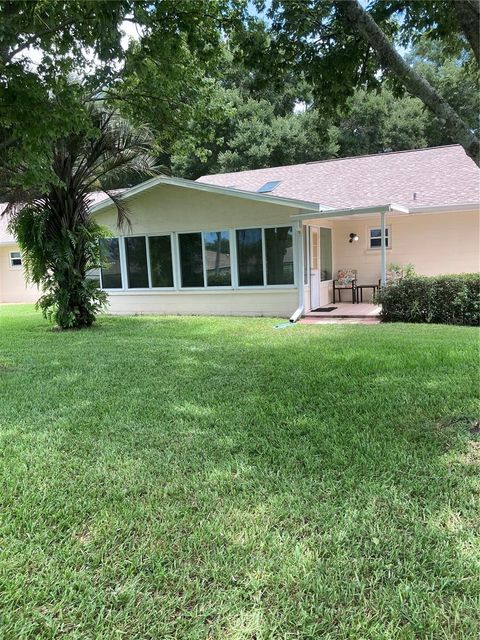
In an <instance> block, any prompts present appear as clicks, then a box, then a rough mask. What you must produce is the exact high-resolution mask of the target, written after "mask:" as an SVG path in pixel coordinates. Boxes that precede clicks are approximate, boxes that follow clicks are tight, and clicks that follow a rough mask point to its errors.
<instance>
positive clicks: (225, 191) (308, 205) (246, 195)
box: [90, 176, 328, 215]
mask: <svg viewBox="0 0 480 640" xmlns="http://www.w3.org/2000/svg"><path fill="white" fill-rule="evenodd" d="M161 184H166V185H172V186H175V187H181V188H184V189H193V190H195V191H204V192H207V193H217V194H220V195H226V196H232V197H234V198H243V199H245V200H254V201H256V202H265V203H269V204H277V205H281V206H286V207H293V208H295V209H304V210H306V211H309V212H310V211H314V212H316V213H317V215H318V213H319V212H320V211H325V210H327V209H328V207H326V206H323V205H320V204H318V203H317V202H309V201H308V200H297V199H294V198H282V197H280V196H271V195H264V194H260V193H255V192H252V191H242V190H241V189H232V188H231V187H219V186H217V185H212V184H207V183H203V182H195V181H194V180H186V179H184V178H169V177H167V176H159V177H156V178H152V179H151V180H147V181H146V182H142V184H139V185H137V186H135V187H132V188H131V189H129V190H128V191H125V192H124V193H123V194H122V195H121V196H120V198H121V200H128V199H129V198H132V197H133V196H136V195H138V194H140V193H142V192H143V191H147V190H148V189H151V188H152V187H155V186H157V185H161ZM112 204H113V203H112V201H111V200H110V198H106V199H105V200H102V201H101V202H99V203H98V204H96V205H94V206H93V207H92V208H91V209H90V212H91V213H97V212H98V211H102V210H103V209H106V208H107V207H110V206H112Z"/></svg>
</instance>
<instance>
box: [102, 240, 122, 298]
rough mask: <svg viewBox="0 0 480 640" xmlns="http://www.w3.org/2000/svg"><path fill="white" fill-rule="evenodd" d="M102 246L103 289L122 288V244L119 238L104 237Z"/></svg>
mask: <svg viewBox="0 0 480 640" xmlns="http://www.w3.org/2000/svg"><path fill="white" fill-rule="evenodd" d="M100 248H101V253H102V259H103V262H104V266H103V267H102V269H101V274H102V288H103V289H121V288H122V271H121V268H120V246H119V242H118V238H102V239H101V240H100Z"/></svg>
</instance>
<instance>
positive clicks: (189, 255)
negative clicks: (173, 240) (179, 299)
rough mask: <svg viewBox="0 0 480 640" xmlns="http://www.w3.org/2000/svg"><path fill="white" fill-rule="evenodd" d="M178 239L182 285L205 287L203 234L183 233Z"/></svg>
mask: <svg viewBox="0 0 480 640" xmlns="http://www.w3.org/2000/svg"><path fill="white" fill-rule="evenodd" d="M178 240H179V247H180V270H181V274H182V287H203V286H204V282H203V250H202V234H201V233H181V234H180V235H179V237H178Z"/></svg>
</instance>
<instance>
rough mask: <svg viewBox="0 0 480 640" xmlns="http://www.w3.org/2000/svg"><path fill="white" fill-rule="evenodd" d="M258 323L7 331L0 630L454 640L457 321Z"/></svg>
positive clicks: (463, 405)
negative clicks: (451, 422) (452, 419)
mask: <svg viewBox="0 0 480 640" xmlns="http://www.w3.org/2000/svg"><path fill="white" fill-rule="evenodd" d="M30 322H31V321H30ZM273 324H274V323H273V321H269V320H262V319H258V320H242V319H227V320H226V319H204V318H193V319H185V318H171V319H164V318H161V319H160V318H158V319H150V318H148V319H142V318H128V319H110V318H108V319H105V320H102V325H103V329H100V330H99V331H98V332H85V333H83V332H82V333H78V334H70V335H69V336H68V340H63V338H64V336H63V335H62V334H57V335H55V336H53V335H51V334H50V335H44V336H43V337H41V338H39V336H38V335H35V338H34V339H33V338H32V334H29V333H26V334H22V335H20V336H17V337H16V339H15V340H13V341H12V342H10V344H9V345H7V347H8V348H7V352H8V353H7V356H8V358H9V361H10V360H11V361H12V362H13V363H15V366H17V367H18V371H17V372H16V373H15V374H14V375H13V376H9V383H8V387H7V388H4V389H2V393H3V394H4V401H3V404H2V421H3V424H4V426H5V429H4V433H3V445H4V446H3V451H4V456H5V457H4V460H5V462H6V464H5V466H4V472H3V481H4V487H5V491H4V492H3V494H2V495H3V498H2V500H3V507H4V509H5V513H6V514H7V518H6V520H5V524H4V528H3V536H4V539H5V540H6V549H7V553H8V557H9V565H8V572H7V574H6V575H7V578H6V580H5V582H6V586H7V589H8V593H9V594H10V595H9V599H8V607H7V616H6V618H5V620H6V622H5V628H6V629H8V631H9V632H11V631H15V632H18V631H19V630H22V631H24V629H26V628H30V629H32V633H33V632H35V633H36V634H37V635H40V636H41V635H42V634H43V635H44V636H45V637H48V634H49V633H57V634H58V633H68V634H70V635H71V636H72V637H77V636H75V634H78V637H81V634H83V635H85V634H86V635H92V636H95V635H96V636H97V637H99V636H102V634H103V635H104V637H114V635H115V634H119V635H121V634H122V633H123V634H124V635H126V636H127V637H142V638H159V637H162V638H163V637H165V638H167V637H172V638H173V637H181V638H203V637H205V638H206V637H215V638H230V637H231V638H254V637H257V638H270V637H271V638H279V637H287V635H288V634H290V636H292V637H298V638H308V637H312V638H313V637H322V636H323V637H332V638H336V637H338V638H347V637H351V638H358V637H382V638H404V637H438V636H440V635H443V636H444V637H452V638H454V637H470V635H471V637H474V635H473V634H474V633H475V630H476V625H477V622H478V618H477V615H478V611H477V610H476V608H475V601H476V598H477V597H478V582H477V576H478V574H477V571H478V568H477V566H476V565H475V561H476V560H475V534H476V533H478V531H477V528H478V519H477V518H478V511H477V508H478V505H476V504H475V501H474V499H473V498H474V496H475V493H474V492H475V490H476V487H478V466H477V462H478V460H476V458H475V456H472V454H471V450H469V448H468V444H467V438H466V430H465V429H464V430H463V431H462V430H460V431H458V430H455V429H445V428H440V427H439V426H438V421H439V419H441V418H442V417H444V418H445V417H447V416H455V415H457V416H458V415H464V414H467V415H470V414H471V412H473V411H474V404H475V402H474V401H475V399H474V398H472V394H471V391H470V390H471V389H472V388H473V386H472V385H473V384H474V383H475V379H476V376H477V371H476V363H475V357H474V354H472V348H473V347H474V341H475V338H474V334H473V333H472V332H471V330H467V331H465V330H464V329H457V328H450V327H446V328H444V327H442V328H440V327H429V328H424V327H419V328H415V330H413V329H412V330H410V328H406V327H403V326H398V325H397V326H391V325H390V326H388V327H385V326H377V327H374V328H372V327H358V326H351V325H346V326H339V325H335V326H328V327H301V328H300V327H298V328H295V330H293V331H291V332H277V331H273V330H272V327H273ZM107 329H108V330H107ZM12 335H13V334H12ZM477 490H478V489H477ZM62 625H63V626H62ZM32 637H33V636H32Z"/></svg>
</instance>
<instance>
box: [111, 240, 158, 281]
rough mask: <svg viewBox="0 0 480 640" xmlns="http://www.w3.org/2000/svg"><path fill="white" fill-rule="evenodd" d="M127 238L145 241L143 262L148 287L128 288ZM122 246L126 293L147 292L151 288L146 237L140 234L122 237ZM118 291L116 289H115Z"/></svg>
mask: <svg viewBox="0 0 480 640" xmlns="http://www.w3.org/2000/svg"><path fill="white" fill-rule="evenodd" d="M129 238H143V239H144V241H145V260H146V261H147V280H148V287H130V286H129V272H128V263H127V255H128V253H127V240H128V239H129ZM122 244H123V250H124V254H125V273H126V280H125V283H126V287H125V289H126V291H148V290H149V289H151V288H152V274H151V272H150V252H149V248H148V241H147V236H146V235H142V234H141V233H135V234H132V235H131V236H122ZM117 291H118V289H117Z"/></svg>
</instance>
